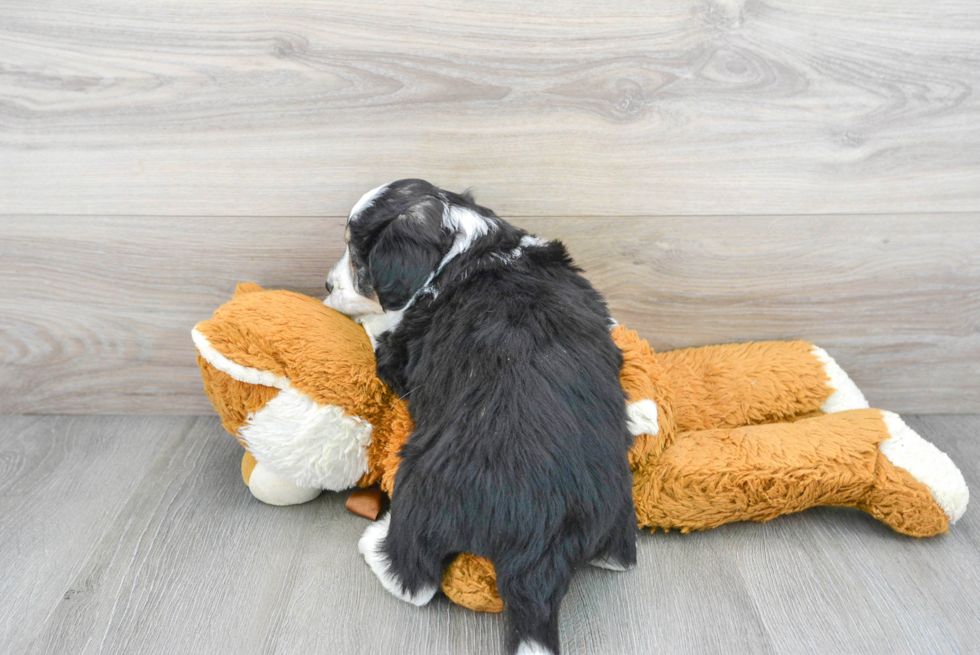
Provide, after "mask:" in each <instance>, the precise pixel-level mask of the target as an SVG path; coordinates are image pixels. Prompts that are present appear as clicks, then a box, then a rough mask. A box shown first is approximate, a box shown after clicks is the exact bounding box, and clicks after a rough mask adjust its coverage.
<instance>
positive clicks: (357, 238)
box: [323, 180, 495, 319]
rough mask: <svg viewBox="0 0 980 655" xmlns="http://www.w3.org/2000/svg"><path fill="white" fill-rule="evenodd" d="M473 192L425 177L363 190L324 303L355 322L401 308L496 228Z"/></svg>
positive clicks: (352, 216)
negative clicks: (444, 186)
mask: <svg viewBox="0 0 980 655" xmlns="http://www.w3.org/2000/svg"><path fill="white" fill-rule="evenodd" d="M494 218H495V217H493V214H492V213H491V212H489V210H484V209H483V208H481V207H479V206H477V205H476V204H475V203H474V202H473V200H472V198H470V197H469V196H468V195H460V194H455V193H450V192H447V191H443V190H442V189H439V188H437V187H435V186H433V185H432V184H429V183H428V182H426V181H424V180H398V181H396V182H392V183H390V184H385V185H382V186H380V187H378V188H376V189H372V190H371V191H368V192H367V193H365V194H364V195H363V196H362V197H361V199H360V200H359V201H358V202H357V204H355V205H354V208H353V209H351V212H350V217H349V218H348V219H347V232H346V237H345V238H346V241H347V249H346V250H345V252H344V256H343V257H341V259H340V261H339V262H337V264H336V265H334V267H333V269H332V270H331V271H330V274H329V275H328V276H327V291H329V295H328V296H327V297H326V299H324V301H323V302H324V303H325V304H326V305H327V306H328V307H331V308H333V309H336V310H337V311H339V312H342V313H344V314H347V315H348V316H351V317H353V318H355V319H357V318H361V317H364V316H369V315H377V314H384V313H385V312H391V311H397V310H400V309H403V308H404V307H405V306H406V305H407V304H408V303H409V301H410V300H411V299H412V298H413V297H414V296H415V295H416V294H417V293H418V292H419V290H421V289H422V287H424V286H425V285H426V284H427V283H428V282H429V281H430V280H431V279H432V278H433V277H434V276H435V274H436V273H437V272H438V271H439V269H440V268H441V266H443V265H444V264H445V263H446V262H447V261H448V260H449V259H451V258H452V257H454V256H455V255H457V254H459V253H460V252H463V251H464V250H465V249H466V248H467V247H468V246H469V245H470V243H472V241H473V240H475V239H476V238H478V237H479V236H481V235H483V234H486V233H487V232H489V231H490V230H492V229H494V227H495V222H494Z"/></svg>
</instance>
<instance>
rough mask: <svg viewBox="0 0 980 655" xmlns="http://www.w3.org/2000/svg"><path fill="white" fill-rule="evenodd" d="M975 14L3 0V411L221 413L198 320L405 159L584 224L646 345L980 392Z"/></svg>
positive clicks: (301, 246) (886, 397)
mask: <svg viewBox="0 0 980 655" xmlns="http://www.w3.org/2000/svg"><path fill="white" fill-rule="evenodd" d="M978 91H980V4H977V3H976V2H975V1H974V0H949V1H948V2H944V3H942V5H930V4H929V3H922V2H921V1H919V2H913V1H912V0H889V1H887V2H863V3H851V2H844V1H843V0H838V1H834V0H815V1H814V2H810V3H794V2H789V1H766V2H755V1H751V0H750V1H747V2H744V3H743V2H738V1H737V0H724V1H712V0H706V1H694V0H677V1H673V2H656V3H637V2H631V1H626V0H622V1H620V0H604V1H601V2H599V1H596V2H581V3H564V2H537V3H530V2H486V3H465V4H459V3H456V2H450V1H448V0H443V1H441V2H428V3H421V4H420V3H415V2H389V1H379V2H373V3H356V4H355V3H343V2H329V1H323V0H318V1H311V2H305V1H303V0H277V1H275V2H271V1H270V0H264V1H262V2H258V1H257V0H231V1H229V0H222V1H220V2H219V1H205V0H198V1H197V2H194V3H174V2H168V1H166V0H146V1H145V2H140V3H133V2H128V1H127V2H122V1H118V2H117V1H111V0H89V1H81V2H68V1H67V0H55V1H52V2H48V3H43V4H42V3H37V2H33V1H25V2H19V1H16V0H8V1H7V2H4V3H3V4H2V5H0V412H28V413H30V412H54V413H58V412H69V413H86V412H143V413H167V412H180V413H194V412H205V411H208V410H209V405H208V403H207V400H206V399H205V398H204V396H203V394H202V392H201V387H200V382H199V378H198V374H197V370H196V366H195V364H194V351H193V347H192V345H191V342H190V339H189V336H188V333H189V329H190V327H191V326H192V325H193V324H194V323H195V322H196V321H198V320H201V319H203V318H206V317H207V316H208V315H210V313H211V311H213V309H214V308H215V307H216V306H217V305H218V304H220V303H221V302H223V301H224V300H225V299H227V297H228V295H229V294H230V292H231V290H232V289H233V288H234V284H235V282H237V281H240V280H254V281H256V282H259V283H261V284H265V285H267V286H273V287H286V288H293V289H297V290H300V291H305V292H308V293H317V292H319V290H320V289H321V288H322V282H323V279H324V277H325V274H326V270H327V269H328V268H329V266H330V265H331V264H332V262H333V260H334V259H335V258H336V257H337V256H338V254H339V252H340V239H341V234H342V226H343V217H344V216H345V215H346V213H347V211H348V209H349V208H350V206H351V205H352V204H353V202H354V201H355V200H356V199H357V197H358V196H359V195H360V194H361V193H362V192H363V191H365V190H366V189H368V188H371V187H373V186H375V185H377V184H379V183H381V182H384V181H388V180H390V179H394V178H398V177H406V176H413V177H416V176H417V177H425V178H427V179H430V180H431V181H433V182H435V183H437V184H440V185H442V186H445V187H448V188H454V189H459V188H463V187H473V188H474V190H475V191H476V193H477V196H478V199H479V200H480V201H481V202H483V203H484V204H486V205H488V206H490V207H493V208H494V209H496V210H497V211H498V213H500V214H501V215H503V216H505V217H506V218H509V219H511V220H513V221H514V222H515V223H518V224H520V225H523V226H525V227H527V228H528V229H530V230H532V231H534V232H537V233H539V234H541V235H544V236H552V237H560V238H563V239H564V240H566V241H567V242H568V244H569V246H570V248H571V250H572V252H573V254H575V255H576V257H577V259H578V261H579V262H580V263H581V264H582V265H583V266H584V267H585V268H586V270H587V272H588V274H589V276H590V278H591V279H592V280H593V281H594V283H595V284H596V286H597V287H599V288H600V289H601V290H602V291H604V292H605V293H606V294H607V296H608V298H609V301H610V304H611V306H612V308H613V311H614V313H615V314H616V315H617V317H619V318H620V319H621V320H622V321H624V322H626V323H627V324H629V325H631V326H632V327H635V328H637V329H638V330H640V331H641V333H643V334H644V335H645V336H647V337H648V338H649V339H650V340H651V342H652V343H653V344H654V345H655V346H656V347H658V348H670V347H682V346H689V345H701V344H705V343H715V342H725V341H740V340H747V339H770V338H776V339H783V338H802V339H810V340H814V341H817V342H819V343H821V345H824V347H826V348H828V350H830V351H831V352H832V354H834V355H835V356H837V358H838V359H839V361H840V362H841V364H842V365H843V366H844V367H845V368H846V369H847V370H849V371H850V372H851V373H852V376H853V377H854V378H855V380H856V381H857V382H858V384H859V385H860V386H861V387H862V388H863V389H864V390H865V391H866V393H867V395H868V396H869V399H870V400H871V401H872V403H874V404H876V405H879V406H882V407H889V408H892V409H896V410H899V411H906V412H978V411H980V385H977V383H976V381H977V379H978V378H980V255H978V254H977V253H978V252H980V99H978V95H980V94H978Z"/></svg>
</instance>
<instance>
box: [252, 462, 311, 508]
mask: <svg viewBox="0 0 980 655" xmlns="http://www.w3.org/2000/svg"><path fill="white" fill-rule="evenodd" d="M248 489H249V491H251V492H252V495H253V496H255V497H256V498H258V499H259V500H261V501H262V502H263V503H267V504H269V505H280V506H281V505H299V504H301V503H306V502H309V501H311V500H313V499H314V498H316V497H317V496H319V495H320V492H321V491H322V490H321V489H310V488H308V487H301V486H299V485H298V484H296V483H295V482H292V481H291V480H287V479H286V478H284V477H282V476H281V475H279V474H278V473H275V472H273V471H272V470H271V469H269V468H268V467H267V466H264V465H263V464H261V463H258V464H256V465H255V468H253V469H252V473H251V475H250V476H249V478H248Z"/></svg>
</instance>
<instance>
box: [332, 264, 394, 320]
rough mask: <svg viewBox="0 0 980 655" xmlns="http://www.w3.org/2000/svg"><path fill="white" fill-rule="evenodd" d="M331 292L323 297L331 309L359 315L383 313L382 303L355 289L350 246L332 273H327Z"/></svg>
mask: <svg viewBox="0 0 980 655" xmlns="http://www.w3.org/2000/svg"><path fill="white" fill-rule="evenodd" d="M327 282H328V283H329V284H330V289H331V290H330V293H329V294H328V295H327V297H326V298H324V299H323V304H324V305H326V306H327V307H329V308H330V309H336V310H337V311H338V312H340V313H341V314H346V315H347V316H352V317H355V318H356V317H359V316H365V315H372V314H383V313H384V309H382V307H381V304H380V303H379V302H378V301H376V300H373V299H371V298H366V297H364V296H362V295H361V294H359V293H357V291H355V290H354V279H353V278H352V277H351V269H350V247H348V248H347V249H346V250H344V256H343V257H341V258H340V261H338V262H337V263H336V264H334V266H333V268H332V269H330V273H328V274H327Z"/></svg>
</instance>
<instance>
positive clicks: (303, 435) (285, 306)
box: [192, 284, 969, 611]
mask: <svg viewBox="0 0 980 655" xmlns="http://www.w3.org/2000/svg"><path fill="white" fill-rule="evenodd" d="M192 336H193V339H194V343H195V345H196V346H197V349H198V353H199V355H198V364H199V365H200V368H201V374H202V376H203V378H204V388H205V391H206V393H207V394H208V396H209V397H210V398H211V402H212V403H213V405H214V408H215V410H217V412H218V414H219V415H220V417H221V420H222V425H223V426H224V427H225V429H226V430H228V432H230V433H231V434H233V435H234V436H235V437H236V438H237V439H238V441H239V443H241V445H242V446H244V447H245V449H246V450H245V455H244V457H243V459H242V476H243V478H244V480H245V484H246V485H248V487H249V489H250V490H251V492H252V494H253V495H254V496H255V497H256V498H258V499H259V500H261V501H264V502H266V503H271V504H274V505H291V504H296V503H303V502H307V501H309V500H312V499H313V498H315V497H316V496H317V495H319V494H320V492H321V491H322V490H330V491H340V490H344V489H350V488H353V487H371V486H374V485H377V486H380V488H381V490H382V491H384V492H385V493H387V494H389V495H390V494H391V492H392V489H393V487H394V480H395V476H396V474H397V471H398V463H399V455H398V452H399V449H400V448H401V446H402V444H403V443H405V441H406V440H407V439H408V437H409V435H410V434H411V431H412V420H411V417H410V416H409V414H408V410H407V407H406V405H405V403H404V401H402V400H401V399H400V398H398V397H396V396H395V395H394V394H393V393H392V392H391V390H390V389H388V388H387V387H386V386H385V385H384V384H383V383H382V382H381V381H380V380H379V379H378V377H377V376H376V375H375V360H374V353H373V352H372V349H371V344H370V342H369V340H368V338H367V335H366V334H365V332H364V330H363V329H362V328H361V326H359V325H357V324H356V323H354V322H353V321H352V320H350V319H349V318H347V317H346V316H344V315H342V314H339V313H337V312H335V311H334V310H332V309H329V308H327V307H326V306H324V305H323V303H321V302H320V301H319V300H317V299H315V298H311V297H308V296H303V295H301V294H297V293H292V292H289V291H265V290H263V289H262V288H261V287H259V286H257V285H255V284H240V285H238V288H237V290H236V292H235V296H234V298H233V299H232V300H231V301H230V302H228V303H227V304H225V305H224V306H222V307H221V308H219V309H218V310H217V311H216V312H215V314H214V317H213V318H211V319H210V320H207V321H204V322H202V323H199V324H198V325H197V326H196V327H195V328H194V330H193V333H192ZM612 336H613V339H614V340H615V342H616V344H617V345H618V346H619V347H620V348H621V349H622V351H623V368H622V373H621V376H620V378H621V381H622V385H623V389H624V391H625V392H626V395H627V398H628V407H627V409H628V414H629V419H630V423H629V425H630V429H631V431H632V432H633V434H634V436H635V441H634V443H633V447H632V450H631V451H630V453H629V461H630V466H631V468H632V471H633V497H634V501H635V504H636V520H637V524H638V525H639V527H641V528H649V529H651V530H653V531H655V530H656V529H657V528H663V529H664V530H670V529H679V530H681V531H682V532H689V531H691V530H703V529H706V528H712V527H715V526H719V525H722V524H724V523H730V522H732V521H745V520H752V521H767V520H769V519H772V518H775V517H776V516H779V515H780V514H786V513H789V512H796V511H800V510H803V509H806V508H808V507H814V506H818V505H841V506H848V507H856V508H858V509H861V510H863V511H865V512H868V513H869V514H871V515H872V516H874V517H875V518H877V519H878V520H880V521H882V522H883V523H885V524H886V525H888V526H890V527H891V528H892V529H894V530H896V531H898V532H901V533H903V534H907V535H911V536H915V537H926V536H931V535H935V534H939V533H941V532H945V531H946V530H947V528H948V526H949V525H950V524H951V523H954V522H955V521H956V520H957V519H958V518H959V517H960V516H961V515H962V514H963V512H964V511H965V509H966V504H967V501H968V498H969V492H968V490H967V487H966V482H965V481H964V479H963V476H962V474H961V473H960V471H959V469H957V468H956V466H955V465H954V464H953V462H952V461H951V460H950V458H949V457H948V456H947V455H946V454H944V453H943V452H941V451H940V450H939V449H938V448H936V447H935V446H934V445H933V444H931V443H929V442H928V441H925V440H924V439H923V438H922V437H920V436H919V435H918V434H916V433H915V432H914V431H913V430H912V429H910V428H909V427H908V426H907V425H906V424H905V423H904V422H903V421H902V419H901V418H900V417H899V416H898V415H897V414H893V413H892V412H887V411H883V410H877V409H870V408H868V404H867V402H866V401H865V399H864V396H863V395H862V394H861V392H860V391H859V390H858V388H857V387H856V386H855V385H854V383H853V382H852V381H851V380H850V378H848V376H847V374H846V373H844V371H843V370H841V368H840V367H839V366H837V364H836V363H835V362H834V360H833V359H831V358H830V357H829V356H828V355H827V353H826V352H824V351H823V350H821V349H820V348H817V347H815V346H814V345H812V344H809V343H804V342H800V341H790V342H762V343H746V344H733V345H724V346H706V347H702V348H689V349H685V350H675V351H671V352H663V353H654V351H653V349H652V348H651V347H650V346H649V345H648V344H647V343H646V342H645V341H644V340H643V339H641V338H640V337H639V336H638V335H637V334H636V333H635V332H633V331H632V330H629V329H627V328H625V327H623V326H618V327H615V328H614V329H613V332H612ZM442 588H443V591H444V592H445V593H446V595H447V596H449V598H450V599H452V600H453V601H455V602H457V603H459V604H461V605H464V606H466V607H469V608H472V609H476V610H483V611H500V609H502V603H501V601H500V599H499V597H498V596H497V593H496V585H495V583H494V571H493V566H492V564H491V563H490V562H488V561H486V560H484V559H481V558H478V557H475V556H473V555H468V554H463V555H460V556H459V557H458V558H457V559H456V560H455V561H454V562H453V563H452V564H451V565H450V566H449V567H448V568H447V570H446V572H445V576H444V579H443V585H442Z"/></svg>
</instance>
